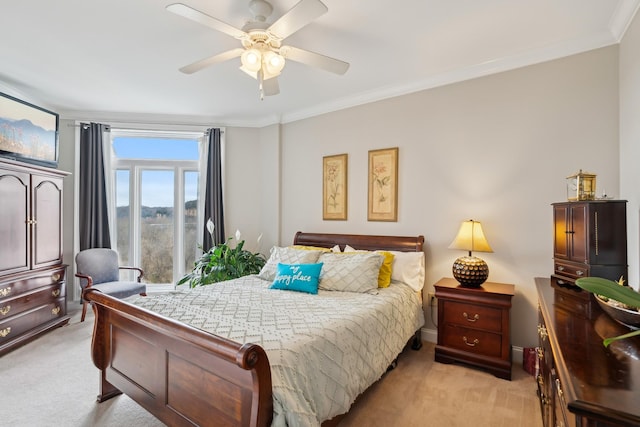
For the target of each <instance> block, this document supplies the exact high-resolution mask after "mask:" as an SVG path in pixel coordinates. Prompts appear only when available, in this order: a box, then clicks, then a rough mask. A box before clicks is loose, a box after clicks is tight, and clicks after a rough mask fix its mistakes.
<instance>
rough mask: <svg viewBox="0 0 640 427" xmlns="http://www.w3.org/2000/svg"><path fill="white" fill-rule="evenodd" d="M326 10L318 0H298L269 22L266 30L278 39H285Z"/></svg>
mask: <svg viewBox="0 0 640 427" xmlns="http://www.w3.org/2000/svg"><path fill="white" fill-rule="evenodd" d="M328 10H329V9H328V8H327V6H325V5H324V3H322V2H321V1H320V0H300V2H299V3H298V4H296V5H295V6H293V7H292V8H291V9H289V11H288V12H287V13H285V14H284V15H282V16H281V17H280V19H278V20H277V21H276V22H274V23H273V24H271V26H270V27H269V29H268V31H269V32H271V33H272V34H273V35H275V36H277V37H279V38H280V39H286V38H287V37H289V36H290V35H291V34H293V33H295V32H296V31H298V30H299V29H300V28H302V27H304V26H305V25H307V24H309V23H310V22H311V21H313V20H314V19H316V18H318V17H319V16H321V15H324V14H325V13H326V12H327V11H328Z"/></svg>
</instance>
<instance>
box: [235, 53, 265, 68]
mask: <svg viewBox="0 0 640 427" xmlns="http://www.w3.org/2000/svg"><path fill="white" fill-rule="evenodd" d="M240 62H242V66H243V67H244V68H245V69H246V70H247V71H251V72H254V73H255V72H257V71H258V70H259V69H260V68H261V67H262V54H261V53H260V51H259V50H258V49H247V50H245V51H244V52H243V53H242V56H241V57H240Z"/></svg>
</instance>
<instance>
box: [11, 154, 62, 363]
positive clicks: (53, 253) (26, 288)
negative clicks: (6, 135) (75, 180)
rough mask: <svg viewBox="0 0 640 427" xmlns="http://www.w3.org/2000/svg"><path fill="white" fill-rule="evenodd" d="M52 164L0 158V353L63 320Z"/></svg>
mask: <svg viewBox="0 0 640 427" xmlns="http://www.w3.org/2000/svg"><path fill="white" fill-rule="evenodd" d="M66 175H68V173H67V172H63V171H60V170H57V169H52V168H47V167H42V166H35V165H27V164H25V163H21V162H16V161H12V160H5V159H0V241H1V243H0V355H2V354H5V353H6V352H8V351H10V350H12V349H14V348H16V347H18V346H20V345H22V344H25V343H27V342H29V341H30V340H32V339H34V338H36V337H38V336H39V335H41V334H42V333H44V332H47V331H49V330H51V329H52V328H55V327H57V326H61V325H64V324H66V323H68V322H69V316H68V315H67V305H66V267H67V266H66V265H64V264H63V262H62V241H63V234H62V212H63V192H62V189H63V185H62V184H63V179H64V177H65V176H66Z"/></svg>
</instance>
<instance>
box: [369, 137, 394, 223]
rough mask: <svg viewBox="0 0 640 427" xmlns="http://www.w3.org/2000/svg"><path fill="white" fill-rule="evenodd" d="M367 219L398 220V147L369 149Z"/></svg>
mask: <svg viewBox="0 0 640 427" xmlns="http://www.w3.org/2000/svg"><path fill="white" fill-rule="evenodd" d="M367 219H368V220H369V221H397V220H398V147H395V148H385V149H382V150H370V151H369V207H368V210H367Z"/></svg>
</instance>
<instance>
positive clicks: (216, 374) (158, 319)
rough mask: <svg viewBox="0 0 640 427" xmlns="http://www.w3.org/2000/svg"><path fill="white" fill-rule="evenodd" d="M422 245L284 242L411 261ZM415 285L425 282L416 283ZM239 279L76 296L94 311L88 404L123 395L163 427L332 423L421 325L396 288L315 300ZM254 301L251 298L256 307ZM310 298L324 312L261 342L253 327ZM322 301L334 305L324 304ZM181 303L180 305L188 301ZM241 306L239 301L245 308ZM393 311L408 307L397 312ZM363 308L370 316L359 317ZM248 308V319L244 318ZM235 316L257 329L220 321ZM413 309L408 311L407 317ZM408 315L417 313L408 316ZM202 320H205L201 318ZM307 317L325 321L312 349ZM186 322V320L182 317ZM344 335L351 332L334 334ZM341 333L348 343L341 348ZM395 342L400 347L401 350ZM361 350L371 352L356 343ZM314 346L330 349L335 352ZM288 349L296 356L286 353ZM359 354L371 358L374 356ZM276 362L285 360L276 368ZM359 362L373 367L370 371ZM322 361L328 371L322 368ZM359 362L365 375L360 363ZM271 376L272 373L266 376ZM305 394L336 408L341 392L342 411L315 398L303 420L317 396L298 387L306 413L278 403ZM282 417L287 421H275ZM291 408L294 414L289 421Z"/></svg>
mask: <svg viewBox="0 0 640 427" xmlns="http://www.w3.org/2000/svg"><path fill="white" fill-rule="evenodd" d="M423 243H424V238H423V237H422V236H416V237H403V236H369V235H348V234H320V233H302V232H298V233H297V234H296V236H295V238H294V242H293V244H294V245H298V246H304V247H309V246H311V247H321V248H333V247H335V246H336V245H337V246H339V247H340V248H341V249H342V250H344V249H345V247H347V248H349V249H350V248H355V249H357V250H362V251H364V250H366V251H396V252H418V253H420V254H421V257H422V246H423ZM300 250H302V249H300ZM305 250H308V248H305ZM414 258H415V256H414ZM326 265H327V264H325V266H326ZM263 271H264V269H263ZM261 274H262V272H261ZM422 274H424V271H423V272H422ZM423 278H424V276H422V280H423ZM241 279H242V280H240V279H236V281H237V282H235V281H232V282H229V283H228V284H226V285H224V286H218V285H219V284H215V285H210V286H206V287H203V288H206V289H201V290H200V289H199V290H197V291H196V290H185V291H176V292H174V293H170V294H175V295H159V296H153V295H151V296H149V297H138V298H136V297H132V298H128V299H126V300H118V299H115V298H112V297H110V296H108V295H104V294H102V293H100V292H99V291H92V290H88V291H87V292H85V294H84V298H86V299H87V300H88V301H90V302H91V303H92V307H93V311H94V313H95V324H94V331H93V342H92V357H93V362H94V364H95V366H96V367H97V368H98V369H99V370H100V375H101V381H100V390H99V395H98V401H99V402H102V401H104V400H107V399H109V398H111V397H114V396H117V395H119V394H121V393H124V394H126V395H128V396H129V397H131V398H132V399H133V400H134V401H136V402H137V403H138V404H140V405H141V406H142V407H144V408H145V409H146V410H148V411H149V412H150V413H152V414H153V415H154V416H156V417H157V418H158V419H160V420H161V421H163V422H164V423H166V424H167V425H171V426H174V425H175V426H193V425H200V426H206V425H215V426H270V425H272V422H273V425H296V424H299V425H305V424H310V425H314V424H317V425H319V424H320V423H322V426H329V425H336V424H337V423H338V422H339V420H340V417H341V415H343V414H344V413H345V412H347V411H348V406H349V405H350V404H351V403H352V402H353V400H354V399H355V396H354V394H355V395H358V394H360V393H362V392H363V391H364V390H365V389H366V388H367V387H369V386H370V385H371V384H372V383H373V382H375V381H376V380H377V379H379V378H380V377H381V376H382V375H383V374H384V372H385V371H386V366H383V365H381V364H382V363H386V364H387V366H388V365H389V364H392V363H394V360H395V358H397V356H398V354H399V353H400V352H401V351H402V348H403V347H404V344H405V343H407V342H410V341H413V346H414V348H416V349H417V348H419V347H420V338H419V328H420V327H421V326H422V324H423V322H424V319H423V318H422V310H421V303H420V299H419V297H418V296H417V292H416V290H415V289H409V290H407V288H408V286H406V284H405V283H402V282H400V283H395V282H394V281H392V283H391V285H390V286H389V287H388V288H385V289H379V290H376V291H375V292H367V293H363V294H357V293H353V292H336V291H331V290H328V291H318V295H309V294H304V295H300V294H301V293H300V292H292V291H288V290H286V291H280V290H274V289H270V286H269V284H270V282H269V281H267V280H262V279H260V278H255V277H253V276H252V277H247V278H241ZM247 288H250V290H247ZM279 292H280V293H279ZM294 294H295V295H294ZM254 295H257V296H254ZM274 295H275V296H276V297H278V298H280V299H274V300H262V299H260V298H267V296H268V297H269V298H273V296H274ZM387 296H389V297H387ZM289 297H291V298H290V300H289ZM174 298H175V299H174ZM215 298H226V301H227V302H228V301H232V302H234V304H235V303H238V304H240V305H238V306H235V305H228V306H224V307H223V308H219V307H216V308H215V309H213V308H211V306H208V305H206V304H205V302H203V301H204V300H206V299H215ZM253 298H256V299H255V302H254V300H253ZM314 298H316V299H317V300H318V301H325V302H324V303H325V305H324V307H325V308H326V311H327V313H326V314H325V313H321V312H319V311H322V310H321V309H318V308H317V307H314V306H310V307H311V308H310V309H304V310H301V313H300V315H299V319H298V320H299V322H297V321H295V317H296V316H295V314H294V321H291V320H287V321H288V322H291V324H292V326H291V328H292V330H288V331H287V332H284V333H280V332H279V331H275V329H273V328H272V329H273V330H274V331H275V332H270V333H269V334H271V335H269V334H267V335H265V336H262V335H260V334H261V331H262V330H263V328H265V326H264V325H263V323H265V322H266V323H269V322H271V324H277V323H279V322H282V319H280V317H278V316H279V314H280V312H282V311H288V310H289V309H290V308H291V307H294V306H296V307H297V305H296V304H306V302H307V301H309V300H312V299H314ZM323 298H324V300H323ZM328 298H335V302H334V300H332V299H328ZM385 298H390V299H391V300H393V301H403V302H402V304H401V303H400V302H395V303H394V304H395V305H394V306H393V307H385V305H386V303H383V302H379V301H381V300H384V299H385ZM185 300H189V303H188V304H187V303H186V302H185ZM236 300H238V301H236ZM246 300H250V302H249V303H248V305H247V303H246ZM270 301H272V302H270ZM299 301H302V302H299ZM407 301H409V303H410V304H409V303H407ZM243 302H244V308H243V306H242V303H243ZM261 304H262V305H264V306H267V309H265V311H262V312H259V313H258V311H259V310H258V309H259V306H260V305H261ZM278 304H282V306H278ZM403 304H406V306H407V307H409V306H411V308H404V305H403ZM416 304H417V306H416ZM270 305H273V307H271V308H272V310H271V311H273V312H270V311H269V309H268V308H269V307H268V306H270ZM341 305H343V306H345V305H346V306H348V305H352V306H354V308H353V310H354V311H353V313H351V312H350V311H347V315H346V316H345V317H346V322H347V324H348V326H347V327H342V326H339V325H341V323H336V324H335V325H336V326H335V327H334V326H332V325H333V323H332V322H333V321H334V317H336V318H337V317H340V316H341V313H340V306H341ZM378 305H379V306H380V309H381V310H386V311H387V312H388V311H389V310H392V311H391V315H384V316H383V317H384V320H376V319H373V318H371V316H379V314H377V312H374V311H373V310H374V308H375V307H374V306H378ZM368 306H371V307H372V308H371V309H369V308H368ZM145 307H146V308H145ZM301 307H302V306H301ZM321 307H322V306H321ZM416 307H417V308H416ZM254 308H256V313H253V311H254ZM375 309H377V308H375ZM216 310H218V311H220V313H218V312H216ZM243 310H244V311H247V313H245V314H244V316H245V317H246V319H248V320H246V319H244V320H243V321H247V322H249V325H251V321H252V320H253V318H255V317H256V316H257V317H259V318H260V323H261V324H260V325H259V326H256V328H255V329H252V328H251V327H250V328H247V331H244V329H243V328H244V326H239V325H241V322H240V321H239V320H236V318H235V317H229V316H227V314H228V313H222V312H223V311H232V312H234V313H238V312H241V311H243ZM292 310H293V309H292ZM298 310H299V309H298ZM314 310H315V311H314ZM393 310H395V311H393ZM404 310H407V314H406V316H405V315H404V314H403V313H402V312H403V311H404ZM412 310H413V313H410V312H411V311H412ZM333 311H335V312H336V313H333ZM416 311H419V314H415V312H416ZM204 312H207V313H209V314H206V315H205V314H202V313H204ZM211 312H214V314H213V315H212V314H211ZM382 312H383V313H384V312H385V311H382ZM223 314H224V316H223ZM316 315H317V319H316V320H317V322H321V323H326V324H327V325H325V328H324V329H325V330H328V332H326V331H325V332H322V333H323V334H325V335H327V334H328V335H327V336H325V337H322V338H321V339H320V338H319V339H320V341H317V340H316V337H315V331H316V330H319V329H318V328H316V327H315V325H314V324H313V319H314V318H315V317H314V316H316ZM269 316H273V319H269ZM403 316H405V317H407V318H408V319H410V320H407V321H405V323H404V324H400V326H398V325H396V323H394V322H396V321H397V320H396V318H402V317H403ZM185 318H188V319H189V321H184V319H185ZM356 318H363V319H364V321H360V322H361V323H364V324H365V326H360V325H358V321H357V320H355V319H356ZM177 319H183V320H182V321H181V320H177ZM212 319H214V320H212ZM265 319H266V320H265ZM214 323H215V328H218V329H215V330H216V331H218V330H220V331H224V332H225V333H224V334H222V333H219V334H220V335H218V334H214V333H212V332H211V330H212V329H213V328H214V327H213V326H211V325H212V324H214ZM372 323H376V327H375V328H372V327H371V326H370V325H371V324H372ZM308 324H311V326H309V325H308ZM386 324H389V325H386ZM194 325H196V326H194ZM242 325H244V324H242ZM367 325H369V326H367ZM381 325H382V326H381ZM407 325H409V326H407ZM271 326H273V325H271ZM269 327H270V326H267V328H269ZM362 327H364V328H367V327H369V329H384V328H385V327H391V328H394V329H393V330H392V331H391V332H389V331H386V332H380V333H384V334H386V335H383V336H381V337H377V338H376V337H375V336H374V335H371V336H369V335H368V332H366V333H363V332H361V329H360V328H362ZM408 328H413V329H408ZM268 330H269V331H271V329H268ZM256 331H258V332H256ZM346 331H350V333H351V334H353V335H348V334H347V335H345V334H346ZM375 333H376V332H375V331H374V334H375ZM281 334H282V335H283V336H284V338H283V339H282V341H277V340H275V339H274V336H280V335H281ZM331 334H333V335H331ZM223 335H226V337H225V336H223ZM345 336H346V337H347V339H346V340H342V338H344V337H345ZM229 337H232V338H233V339H230V338H229ZM376 340H378V341H376ZM398 340H401V341H402V342H401V343H400V345H398ZM368 341H371V342H368ZM254 342H261V343H262V344H260V345H258V344H254ZM283 343H284V345H283ZM392 343H395V344H393V345H392ZM367 345H368V346H373V347H366V346H367ZM289 346H290V347H291V348H289ZM323 346H324V347H326V346H333V347H338V349H337V350H336V351H335V352H334V351H333V350H326V349H325V348H324V347H323ZM383 347H384V348H383ZM386 347H389V348H390V349H386ZM292 348H295V349H296V350H295V352H294V351H293V350H292ZM385 351H386V352H387V353H388V352H389V351H393V352H394V354H393V355H391V356H389V355H384V354H382V355H378V353H385ZM350 352H351V353H360V354H354V355H353V357H354V359H353V361H352V360H351V359H350V357H351V356H350V354H348V353H350ZM367 352H374V353H375V357H372V356H371V355H370V353H367ZM290 353H291V354H290ZM343 357H344V358H343ZM287 358H288V359H291V360H293V361H294V362H293V363H290V365H286V359H287ZM309 358H311V359H312V360H309ZM316 359H317V360H316ZM369 359H380V360H376V362H375V363H373V362H370V360H369ZM327 363H328V364H329V365H331V366H330V367H325V365H326V364H327ZM350 364H352V365H353V366H352V365H350ZM368 364H371V365H372V367H363V366H362V365H368ZM374 364H375V365H376V366H373V365H374ZM292 365H293V366H294V367H295V368H296V369H300V371H301V372H292V371H295V370H296V369H291V366H292ZM343 365H344V366H343ZM305 366H307V367H309V366H311V371H304V368H305ZM356 368H357V369H362V370H363V371H366V372H367V376H368V378H367V379H359V380H358V381H357V384H342V382H343V380H340V378H341V377H340V375H345V373H344V372H338V371H340V370H342V371H353V370H357V369H356ZM314 369H315V370H316V371H327V372H323V374H324V376H323V377H322V378H315V377H314V378H313V379H311V376H313V375H315V372H313V370H314ZM334 369H335V372H334ZM346 374H349V372H346ZM272 375H275V377H273V378H272ZM333 377H335V378H333ZM296 381H297V382H296ZM302 383H304V384H302ZM315 386H318V387H320V386H322V390H321V393H322V394H327V395H331V396H329V397H331V398H334V399H335V400H340V399H338V398H337V397H338V396H342V394H344V397H343V398H342V400H345V401H346V403H347V406H346V407H345V406H344V405H345V402H337V403H336V402H328V403H327V402H320V403H318V405H317V406H322V407H323V408H324V406H327V407H330V409H322V411H320V410H318V411H319V412H323V413H321V414H320V413H319V414H318V419H317V420H315V419H314V420H313V421H308V420H307V418H304V416H307V413H308V412H310V411H311V412H312V411H313V410H315V409H314V408H315V407H316V405H315V402H314V400H316V399H318V400H320V398H319V397H317V393H316V394H314V390H312V389H311V390H307V391H306V392H307V393H308V395H305V396H303V397H302V399H301V400H302V401H303V403H304V404H305V405H306V404H309V405H311V406H312V407H313V408H312V409H306V408H298V406H297V405H298V404H297V403H293V404H290V405H289V403H287V402H288V400H287V399H289V398H290V396H289V394H295V393H304V392H305V390H302V389H304V388H305V387H315ZM343 388H344V389H345V390H342V389H343ZM274 402H275V403H274ZM283 402H284V403H283ZM287 405H289V407H287ZM285 410H286V411H291V412H292V413H294V412H295V413H294V414H293V415H291V414H289V413H286V414H283V412H286V411H285ZM296 411H298V412H300V413H301V414H303V415H300V417H299V418H296V417H297V416H298V415H297V412H296ZM325 412H326V413H325ZM327 414H329V415H327ZM291 420H293V421H291Z"/></svg>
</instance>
